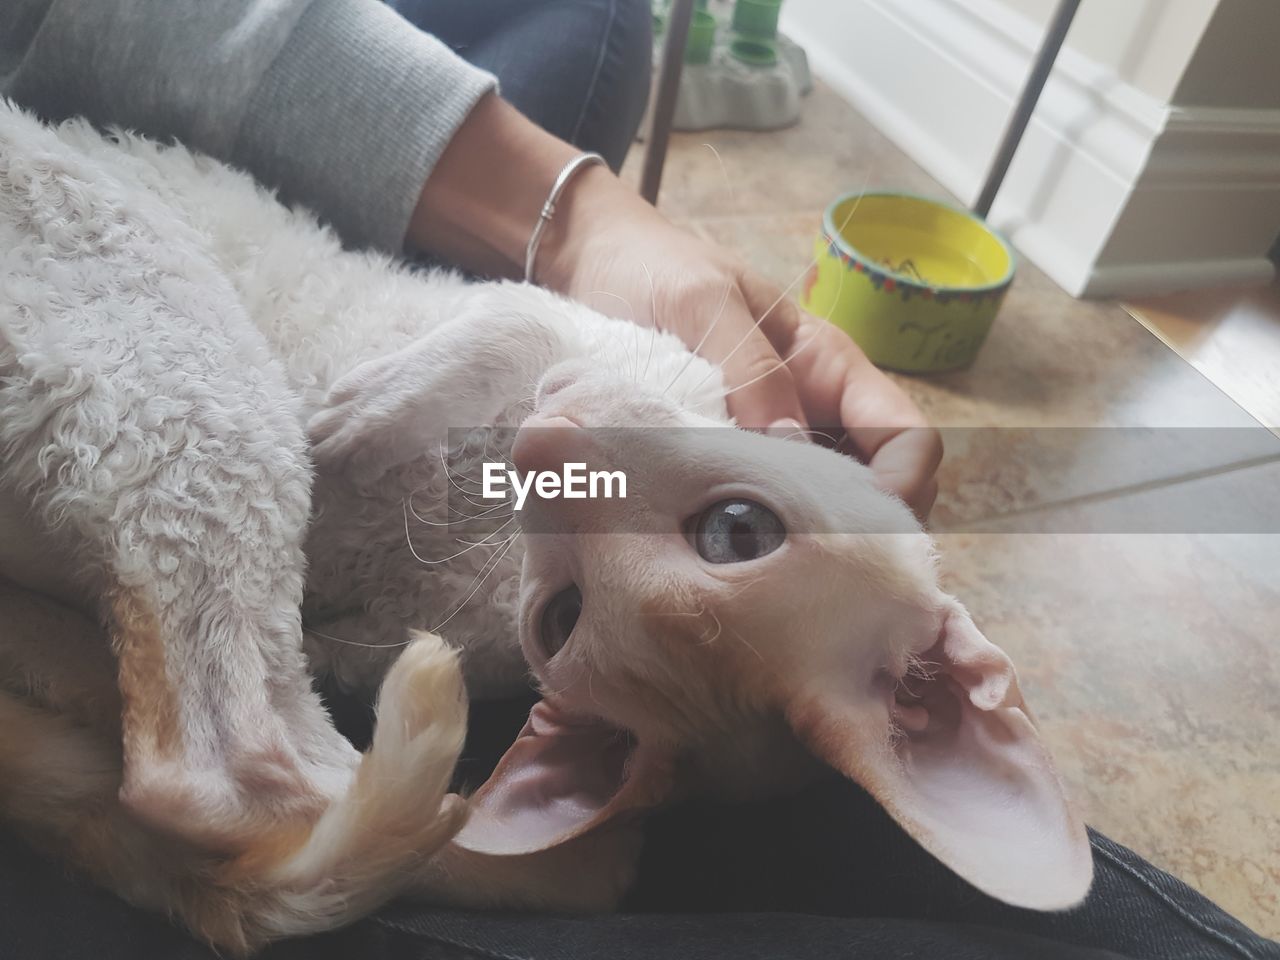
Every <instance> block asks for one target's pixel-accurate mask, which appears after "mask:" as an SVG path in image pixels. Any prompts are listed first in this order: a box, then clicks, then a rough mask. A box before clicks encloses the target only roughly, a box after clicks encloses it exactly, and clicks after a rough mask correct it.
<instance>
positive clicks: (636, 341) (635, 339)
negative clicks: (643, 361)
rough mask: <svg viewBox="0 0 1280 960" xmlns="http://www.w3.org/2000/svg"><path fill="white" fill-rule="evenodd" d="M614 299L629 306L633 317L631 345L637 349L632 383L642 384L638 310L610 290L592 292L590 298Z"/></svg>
mask: <svg viewBox="0 0 1280 960" xmlns="http://www.w3.org/2000/svg"><path fill="white" fill-rule="evenodd" d="M596 295H599V296H602V297H613V299H615V300H621V301H622V302H623V303H624V304H626V306H627V313H628V314H630V316H631V331H632V333H631V343H632V345H633V346H634V347H635V349H634V350H633V351H632V360H633V361H634V362H633V364H632V368H631V381H632V382H633V383H639V382H640V334H639V327H640V322H639V321H638V320H637V319H636V308H635V307H633V306H632V305H631V301H630V300H628V299H627V298H626V297H623V296H619V295H618V294H616V293H610V292H609V291H608V290H592V291H591V293H589V294H588V296H592V297H593V296H596Z"/></svg>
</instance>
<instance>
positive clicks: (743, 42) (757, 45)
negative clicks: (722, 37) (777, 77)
mask: <svg viewBox="0 0 1280 960" xmlns="http://www.w3.org/2000/svg"><path fill="white" fill-rule="evenodd" d="M729 55H730V56H732V57H733V59H735V60H738V61H740V62H742V63H745V64H746V65H747V66H749V67H772V66H773V65H774V64H775V63H777V62H778V51H777V50H775V49H774V47H773V44H772V43H769V42H767V41H765V40H757V39H755V38H742V39H738V40H735V41H733V43H731V44H730V45H729Z"/></svg>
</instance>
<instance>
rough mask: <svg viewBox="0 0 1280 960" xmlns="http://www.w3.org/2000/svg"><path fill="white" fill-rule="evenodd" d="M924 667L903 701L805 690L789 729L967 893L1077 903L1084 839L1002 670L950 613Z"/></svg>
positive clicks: (1088, 873) (1086, 853) (845, 686)
mask: <svg viewBox="0 0 1280 960" xmlns="http://www.w3.org/2000/svg"><path fill="white" fill-rule="evenodd" d="M921 661H922V664H923V672H925V673H927V674H928V676H927V678H926V677H920V678H916V679H914V680H911V681H909V682H908V683H907V684H906V689H905V690H904V689H902V687H901V686H899V685H897V684H895V683H893V682H888V683H886V682H885V679H886V678H884V677H880V678H871V677H851V676H843V677H841V676H839V675H838V673H837V674H830V673H828V674H826V675H824V676H823V677H820V678H817V679H816V681H810V685H809V686H807V687H806V688H804V689H803V690H801V691H796V692H795V693H794V694H793V695H791V696H790V697H789V704H788V706H787V719H788V722H789V723H790V725H791V727H792V730H793V731H794V732H795V733H796V735H797V736H798V737H799V738H800V740H801V741H802V742H803V743H804V744H805V745H806V746H807V747H808V748H809V750H810V751H811V752H813V753H814V754H815V755H817V756H818V757H819V758H820V759H822V760H824V761H825V762H826V763H828V764H830V765H831V766H832V767H834V768H836V769H837V770H839V771H841V772H842V773H843V774H844V775H845V776H847V777H849V778H851V779H852V780H855V781H856V782H857V783H859V784H861V785H862V786H863V787H864V788H865V789H866V790H867V791H868V792H869V793H871V794H872V795H873V796H874V797H875V798H876V799H877V800H878V801H879V802H880V803H881V805H883V806H884V808H885V809H886V810H887V811H888V812H889V814H890V815H891V816H893V818H894V819H895V820H897V821H898V823H899V824H901V825H902V827H903V828H904V829H905V830H906V831H907V832H908V833H909V834H911V836H913V837H914V838H915V839H916V840H917V841H918V842H919V843H920V844H921V845H922V846H923V847H925V849H927V850H929V851H930V852H931V853H932V854H933V855H934V856H936V857H937V858H938V859H939V860H941V861H942V862H943V863H944V864H946V865H947V866H948V867H950V868H951V869H952V870H954V871H955V872H956V873H957V874H959V875H960V876H961V877H963V878H965V879H966V880H968V881H969V882H970V883H972V884H973V885H974V886H975V887H977V888H978V889H980V890H982V891H984V892H985V893H988V894H990V895H991V896H993V897H997V898H999V899H1000V900H1003V901H1005V902H1006V903H1010V904H1013V905H1015V906H1021V907H1028V908H1032V909H1039V910H1054V909H1064V908H1067V907H1070V906H1073V905H1075V904H1077V903H1079V902H1080V901H1081V900H1082V899H1083V898H1084V896H1085V894H1086V893H1088V890H1089V885H1090V883H1091V882H1092V878H1093V859H1092V855H1091V851H1090V847H1089V840H1088V836H1087V834H1086V832H1085V829H1084V824H1083V823H1082V822H1081V820H1080V819H1079V818H1078V817H1077V816H1076V815H1075V813H1074V812H1073V811H1072V809H1071V807H1070V806H1069V804H1068V802H1067V799H1066V796H1065V793H1064V791H1063V788H1062V784H1061V782H1060V780H1059V779H1058V775H1057V773H1056V771H1055V770H1054V768H1053V764H1052V762H1051V761H1050V759H1049V754H1048V752H1047V751H1046V750H1045V747H1044V745H1043V744H1042V743H1041V742H1040V738H1039V736H1038V735H1037V733H1036V729H1035V725H1034V724H1033V722H1032V719H1031V716H1030V714H1029V712H1028V710H1027V707H1026V705H1025V704H1024V702H1023V699H1022V694H1021V693H1020V692H1019V691H1018V683H1017V678H1016V676H1015V675H1014V670H1013V665H1012V664H1011V663H1010V662H1009V658H1008V657H1006V656H1005V654H1004V653H1003V652H1002V651H1001V650H1000V649H999V648H998V647H996V646H995V645H994V644H992V643H991V642H990V641H988V640H987V639H986V637H984V636H983V635H982V634H981V633H980V632H979V631H978V629H977V627H976V626H974V624H973V621H972V620H971V619H970V618H969V615H968V614H967V613H966V612H965V611H964V610H963V609H960V608H959V607H958V606H957V608H956V609H955V610H953V611H952V612H951V613H949V614H948V616H947V620H946V623H945V626H944V627H943V630H942V632H941V635H940V637H939V639H938V641H937V643H936V644H935V645H934V647H933V648H932V649H931V650H929V651H927V652H926V653H924V654H922V655H921ZM895 687H897V689H895ZM904 701H905V702H904Z"/></svg>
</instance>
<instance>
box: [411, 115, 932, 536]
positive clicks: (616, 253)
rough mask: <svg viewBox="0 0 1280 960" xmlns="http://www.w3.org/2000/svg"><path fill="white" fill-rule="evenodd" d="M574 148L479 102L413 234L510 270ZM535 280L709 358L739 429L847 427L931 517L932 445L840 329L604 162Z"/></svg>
mask: <svg viewBox="0 0 1280 960" xmlns="http://www.w3.org/2000/svg"><path fill="white" fill-rule="evenodd" d="M577 152H578V151H577V150H576V149H575V148H574V147H572V146H570V145H569V144H567V143H564V142H563V141H561V140H558V139H556V138H555V137H553V136H551V135H550V134H548V133H546V132H545V131H542V130H541V129H539V128H538V127H536V126H535V125H534V124H532V123H530V122H529V121H528V120H526V119H525V118H524V117H522V116H521V115H520V114H519V112H518V111H516V110H515V109H514V108H512V107H511V106H510V105H509V104H505V103H503V102H502V101H501V100H500V99H499V98H497V97H496V96H491V97H487V98H485V100H483V101H482V102H481V103H480V104H479V105H477V107H476V108H475V109H474V110H473V111H472V113H471V115H470V117H468V119H467V121H466V123H464V124H463V126H462V127H461V128H460V129H459V131H458V133H457V134H456V135H455V136H454V139H453V141H452V142H451V143H450V145H449V148H448V149H447V150H446V151H445V153H444V154H443V155H442V157H441V158H440V161H439V162H438V163H437V164H436V167H435V169H434V170H433V172H432V174H431V177H430V178H429V179H428V181H427V183H426V185H425V186H424V188H423V191H422V196H421V197H420V199H419V204H418V208H417V210H416V211H415V213H414V216H413V218H412V221H411V223H410V225H409V232H408V237H407V239H408V241H409V243H410V244H411V245H412V246H415V247H418V248H419V249H423V250H430V251H432V252H434V253H435V254H437V255H439V256H442V257H444V258H445V259H447V260H449V261H451V262H453V263H456V264H458V265H460V266H463V267H466V268H468V269H471V270H474V271H477V272H480V273H485V274H489V275H491V276H509V277H519V276H520V275H521V270H522V268H523V265H524V254H525V244H526V243H527V242H528V238H529V230H530V229H531V228H532V225H533V224H534V223H535V222H536V221H537V217H538V212H539V211H540V210H541V207H542V203H543V201H544V200H545V199H546V196H547V190H548V189H549V188H550V185H551V184H552V182H554V180H555V178H556V176H557V174H558V173H559V172H560V170H562V169H563V168H564V165H565V164H566V163H567V162H568V161H569V160H570V159H572V158H573V157H574V156H576V155H577ZM534 274H535V276H534V279H536V280H537V282H538V283H541V284H543V285H544V286H547V287H550V288H551V289H553V290H556V291H557V292H559V293H563V294H565V295H567V296H570V297H573V298H575V299H577V300H581V301H584V302H586V303H589V304H590V305H591V306H593V307H595V308H597V309H599V310H601V311H603V312H606V313H610V314H612V315H614V316H616V317H620V318H622V319H630V320H634V321H636V322H637V323H640V324H644V325H649V324H653V323H655V322H656V324H657V325H658V326H659V327H660V328H662V329H664V330H670V331H671V332H672V333H675V334H677V335H678V336H679V337H680V338H681V339H682V340H683V341H684V342H685V343H686V344H688V345H689V346H690V347H691V348H692V349H694V350H696V351H697V352H698V353H700V354H701V355H702V356H704V357H706V358H707V359H708V360H711V361H712V362H715V363H718V364H720V365H721V366H722V368H723V369H724V372H725V379H726V380H727V381H728V384H729V393H728V395H727V400H728V404H729V410H730V412H731V413H732V414H733V415H734V417H735V418H736V419H737V420H738V422H739V423H741V424H742V425H743V426H747V427H757V428H769V427H776V428H779V429H781V430H785V431H787V432H794V431H796V430H798V429H801V428H802V427H803V426H805V425H807V424H809V423H813V424H817V425H819V426H821V427H834V428H836V429H837V430H842V431H844V433H845V435H846V436H847V437H848V441H849V443H850V444H851V445H852V447H853V452H854V453H855V454H856V455H857V456H858V457H860V458H861V459H862V460H864V461H866V462H867V463H869V464H870V466H871V468H872V470H873V471H874V472H875V475H876V477H877V478H878V479H879V481H880V483H881V484H882V485H883V486H884V487H885V489H887V490H889V491H891V492H892V493H895V494H897V495H898V496H900V497H902V499H903V500H905V501H906V502H907V503H908V504H909V505H910V506H911V508H912V509H913V510H915V512H916V514H917V515H918V516H920V517H921V518H924V517H925V516H926V515H927V514H928V512H929V508H930V507H931V506H932V504H933V499H934V497H935V496H936V494H937V483H936V481H935V480H934V473H935V471H936V470H937V466H938V461H939V460H940V459H941V457H942V441H941V438H940V437H939V435H938V433H937V431H936V430H933V429H932V428H930V427H929V426H928V424H927V423H926V421H925V419H924V416H923V415H922V414H921V413H920V411H919V410H918V409H917V408H916V406H915V405H914V404H913V403H912V402H911V401H910V400H909V399H908V398H907V396H906V394H904V393H903V392H902V391H901V390H900V389H899V388H898V387H897V385H896V384H894V383H893V381H892V380H890V379H889V378H888V377H887V376H885V375H884V374H883V373H881V372H880V371H879V370H877V369H876V368H875V367H874V366H872V364H871V362H870V361H869V360H867V358H866V356H865V355H864V354H863V353H862V351H861V350H860V349H859V348H858V347H857V345H856V344H854V343H853V341H852V340H850V339H849V338H848V337H847V336H845V335H844V334H843V333H842V332H840V331H839V330H837V329H835V328H834V327H832V326H830V325H829V324H826V323H825V322H823V321H820V320H817V319H815V318H813V317H809V316H806V315H805V314H803V313H802V312H801V311H800V310H799V309H798V308H797V307H796V306H795V305H794V304H793V303H791V301H789V300H787V299H785V298H784V297H783V296H782V291H779V290H777V289H776V288H775V287H773V286H772V285H771V284H769V283H767V282H765V281H763V280H761V279H760V278H758V277H756V276H755V275H754V274H753V273H752V272H751V271H749V270H748V269H746V267H745V266H744V265H743V264H742V263H741V262H740V261H739V260H738V259H737V258H735V257H733V256H732V255H731V254H729V253H728V252H727V251H725V250H723V249H721V248H719V247H717V246H715V245H714V244H711V243H707V242H706V241H703V240H700V239H698V238H697V237H694V236H693V235H691V234H689V233H688V232H686V231H684V230H681V229H680V228H678V227H676V226H675V225H673V224H672V223H671V222H670V221H668V220H667V219H666V218H665V217H663V216H662V215H661V214H659V213H658V212H657V211H656V210H654V209H653V208H652V207H651V206H649V205H648V204H647V203H645V202H644V201H643V200H642V199H641V198H640V197H639V196H638V195H637V194H636V193H635V191H634V190H632V189H631V188H630V187H627V186H626V185H624V184H623V183H621V182H620V181H619V180H618V178H617V177H615V176H614V175H613V174H611V173H610V172H609V171H608V170H606V169H604V168H603V167H590V168H587V169H585V170H582V171H581V172H580V173H578V174H577V175H576V176H575V177H574V178H573V180H572V181H571V182H570V184H569V186H568V189H567V190H566V191H565V193H564V194H563V196H562V197H561V199H560V202H559V203H558V204H557V205H556V212H555V216H554V218H553V219H552V221H551V223H550V224H549V225H548V228H547V230H546V232H545V234H544V235H543V241H542V246H541V248H540V250H539V253H538V258H537V260H536V262H535V264H534ZM600 294H607V295H608V296H601V295H600ZM843 448H844V447H842V449H843Z"/></svg>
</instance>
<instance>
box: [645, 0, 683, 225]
mask: <svg viewBox="0 0 1280 960" xmlns="http://www.w3.org/2000/svg"><path fill="white" fill-rule="evenodd" d="M693 4H694V0H672V2H671V15H670V17H669V18H668V19H667V36H666V39H665V40H663V42H662V63H661V64H660V65H659V71H658V89H657V91H656V92H655V93H654V96H653V119H652V122H651V123H650V126H649V137H648V141H649V142H648V143H646V144H645V151H644V167H643V168H642V170H641V172H640V195H641V196H642V197H644V198H645V199H646V200H648V201H649V202H650V203H652V204H657V202H658V188H659V187H660V186H661V185H662V166H663V164H665V163H666V161H667V141H668V140H670V139H671V118H672V117H673V116H674V115H675V112H676V96H677V95H678V94H679V93H680V70H681V68H682V67H683V66H684V47H685V43H686V42H687V41H688V39H689V23H690V21H692V20H693Z"/></svg>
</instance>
